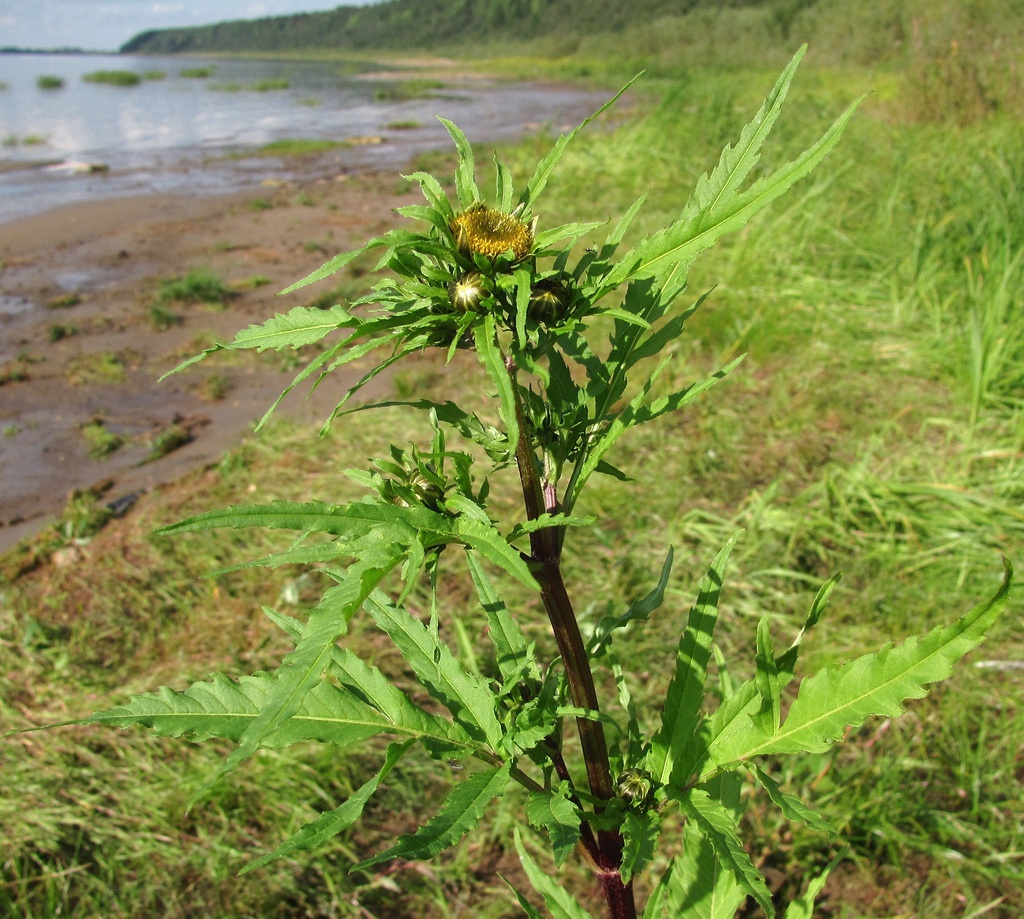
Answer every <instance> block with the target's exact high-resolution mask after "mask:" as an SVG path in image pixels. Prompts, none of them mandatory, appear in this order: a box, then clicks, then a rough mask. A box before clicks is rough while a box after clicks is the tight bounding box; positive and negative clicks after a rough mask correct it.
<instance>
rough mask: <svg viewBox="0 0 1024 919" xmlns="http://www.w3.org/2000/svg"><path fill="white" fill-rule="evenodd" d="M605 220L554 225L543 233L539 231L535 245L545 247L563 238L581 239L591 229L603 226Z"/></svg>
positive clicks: (540, 247)
mask: <svg viewBox="0 0 1024 919" xmlns="http://www.w3.org/2000/svg"><path fill="white" fill-rule="evenodd" d="M604 224H605V222H604V221H603V220H599V221H596V222H593V221H592V222H590V223H565V224H562V226H560V227H552V228H551V229H550V230H545V231H544V232H543V233H538V234H537V237H536V239H535V240H534V245H535V246H536V247H537V248H538V249H545V248H547V247H548V246H550V245H551V244H552V243H556V242H559V241H560V240H563V239H573V240H575V239H579V237H581V236H585V235H586V234H587V233H589V232H590V231H591V230H596V229H598V227H603V226H604Z"/></svg>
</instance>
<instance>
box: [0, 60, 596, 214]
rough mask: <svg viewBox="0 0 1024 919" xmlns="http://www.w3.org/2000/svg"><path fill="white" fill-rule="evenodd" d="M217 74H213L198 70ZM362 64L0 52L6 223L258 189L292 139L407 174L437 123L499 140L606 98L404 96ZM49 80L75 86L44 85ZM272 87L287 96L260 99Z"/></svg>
mask: <svg viewBox="0 0 1024 919" xmlns="http://www.w3.org/2000/svg"><path fill="white" fill-rule="evenodd" d="M204 68H209V71H210V72H209V75H208V76H203V77H196V76H189V75H188V74H187V71H188V70H192V71H196V70H202V69H204ZM352 69H353V68H351V67H350V68H348V70H347V71H346V69H345V68H344V66H343V65H341V64H339V63H337V62H320V61H301V62H295V61H271V60H235V59H230V60H229V59H202V58H196V57H191V56H190V57H187V58H178V57H154V56H139V57H136V56H118V55H48V54H0V144H2V146H0V222H5V221H9V220H13V219H16V218H18V217H22V216H27V215H29V214H33V213H39V212H41V211H45V210H49V209H51V208H54V207H57V206H60V205H62V204H68V203H73V202H79V201H88V200H93V199H96V198H104V197H116V196H120V195H129V194H145V193H167V192H174V193H181V192H189V193H204V192H210V193H216V192H229V191H236V190H241V189H244V188H246V187H249V186H254V185H258V184H259V181H260V180H261V178H263V177H264V176H265V175H266V174H267V171H268V169H270V168H275V169H276V170H277V172H276V174H280V169H281V168H284V169H285V170H287V162H283V163H281V162H279V163H272V164H269V165H268V161H267V159H266V158H265V157H255V156H252V155H251V154H253V153H254V152H255V151H256V150H257V149H258V148H259V147H260V146H262V145H265V144H267V143H270V142H272V141H275V140H281V139H285V138H301V139H307V138H309V139H330V140H337V141H354V143H353V144H352V145H351V146H350V147H347V148H345V149H344V150H339V151H338V153H337V155H336V156H334V157H333V158H332V159H333V161H335V162H336V164H337V166H336V168H337V169H338V170H339V171H348V170H358V169H362V168H368V167H374V168H385V169H386V168H395V169H396V170H397V169H400V168H402V167H403V166H404V165H405V164H406V163H407V162H408V160H409V158H410V156H411V155H412V154H414V153H415V152H417V151H420V150H425V149H431V148H437V147H443V146H446V145H448V144H450V141H448V139H447V134H446V133H445V131H444V129H443V128H442V126H441V125H440V124H439V123H438V122H437V120H436V119H435V118H434V116H435V115H443V116H444V117H446V118H449V119H451V120H452V121H455V122H456V123H457V124H459V125H460V127H462V129H463V130H464V131H466V133H467V135H468V136H469V137H470V138H471V139H472V140H473V141H474V142H476V141H497V140H500V139H504V138H511V137H515V136H518V135H521V134H523V133H525V132H527V131H530V130H536V129H538V128H541V127H544V126H550V127H552V128H554V129H559V130H560V129H562V128H564V127H565V126H566V125H567V124H573V123H578V121H579V120H580V119H581V118H582V117H585V116H586V115H587V114H589V113H590V112H592V111H593V110H594V109H595V108H596V107H598V105H599V104H600V102H601V101H603V96H600V95H597V94H593V93H586V92H583V91H581V90H579V89H574V88H571V87H560V86H554V85H550V84H541V83H522V82H499V81H495V80H486V79H479V78H477V79H452V80H449V79H447V78H442V79H441V81H440V82H442V83H443V85H442V86H440V87H435V88H433V89H431V90H430V92H429V95H426V96H422V95H421V96H419V97H417V98H401V95H402V93H401V92H400V90H402V89H403V88H404V87H405V84H404V83H403V77H402V76H401V75H396V74H386V73H380V72H378V73H376V74H373V73H369V72H364V73H353V72H351V71H352ZM98 70H130V71H134V72H135V73H137V74H139V75H140V76H143V79H142V81H141V82H140V83H139V84H138V85H135V86H114V85H109V84H105V83H96V82H90V81H86V80H84V79H83V77H84V76H85V75H86V74H89V73H91V72H93V71H98ZM183 72H186V73H183ZM47 76H52V77H59V78H60V79H61V80H62V81H63V86H61V87H60V88H55V89H43V88H40V86H39V85H38V80H39V78H40V77H47ZM413 78H415V74H414V73H411V74H409V75H407V76H406V77H405V79H413ZM261 84H262V85H263V86H264V87H266V86H267V85H270V86H276V87H278V88H273V89H264V90H262V91H260V90H259V89H257V87H258V86H260V85H261ZM396 90H397V92H396ZM332 168H333V167H332ZM89 170H95V171H89Z"/></svg>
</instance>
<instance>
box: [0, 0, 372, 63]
mask: <svg viewBox="0 0 1024 919" xmlns="http://www.w3.org/2000/svg"><path fill="white" fill-rule="evenodd" d="M372 2H374V0H0V47H16V48H65V47H70V48H83V49H85V50H87V51H116V50H117V49H118V48H119V47H120V46H121V45H123V44H124V43H125V42H126V41H128V39H129V38H131V37H132V36H134V35H137V34H138V33H139V32H143V31H145V30H147V29H167V28H173V27H175V26H194V25H202V24H205V23H209V22H223V21H224V20H226V19H258V18H261V17H263V16H280V15H284V14H287V13H309V12H313V11H315V10H332V9H334V8H335V7H337V6H363V5H365V4H366V3H372Z"/></svg>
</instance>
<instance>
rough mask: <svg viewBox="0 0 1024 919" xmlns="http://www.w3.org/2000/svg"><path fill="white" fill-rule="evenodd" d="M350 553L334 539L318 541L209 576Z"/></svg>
mask: <svg viewBox="0 0 1024 919" xmlns="http://www.w3.org/2000/svg"><path fill="white" fill-rule="evenodd" d="M348 554H349V548H348V546H347V545H345V544H342V543H338V542H334V541H332V542H324V543H317V544H316V545H312V546H296V547H295V548H294V549H289V550H288V551H287V552H279V553H277V554H276V555H266V556H264V557H263V558H258V559H254V560H253V561H251V562H241V563H240V564H238V565H228V566H227V567H226V568H217V569H215V570H214V571H211V572H210V573H209V574H208V575H207V577H218V576H220V575H222V574H230V573H231V572H232V571H243V570H245V569H247V568H277V567H279V566H281V565H317V564H322V563H323V562H329V561H333V560H334V559H336V558H339V557H341V556H346V555H348Z"/></svg>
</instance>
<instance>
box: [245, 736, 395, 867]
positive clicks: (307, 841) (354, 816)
mask: <svg viewBox="0 0 1024 919" xmlns="http://www.w3.org/2000/svg"><path fill="white" fill-rule="evenodd" d="M414 743H415V741H414V740H406V741H403V742H402V743H397V744H391V746H389V747H388V750H387V753H386V754H385V756H384V765H383V766H381V769H380V772H378V773H377V774H376V775H375V776H374V777H373V778H372V779H370V780H369V781H368V782H364V783H363V784H362V785H361V786H360V787H359V788H358V789H357V790H356V791H354V792H353V793H352V794H351V795H350V796H349V797H348V798H347V799H346V800H345V803H344V804H342V805H340V806H339V807H336V808H334V810H330V811H325V812H324V813H322V814H321V815H320V816H319V817H317V818H316V820H314V821H312V822H311V823H307V824H306V825H305V826H303V827H302V829H300V830H299V831H298V832H297V833H296V834H295V835H294V836H292V837H291V838H290V839H288V840H287V841H285V842H283V843H281V845H279V846H278V847H277V848H276V849H274V851H273V852H271V853H269V854H268V855H264V856H263V857H262V858H258V859H256V861H254V862H253V863H252V864H251V865H246V866H245V867H244V868H243V869H242V870H241V871H239V872H238V873H239V874H240V875H242V874H247V873H248V872H250V871H253V870H255V869H256V868H262V867H263V866H264V865H266V864H269V863H270V862H272V861H273V860H274V859H276V858H282V857H283V856H285V855H290V854H291V853H292V852H298V851H304V850H307V849H315V848H317V846H322V845H323V844H324V843H325V842H327V840H329V839H332V838H334V837H335V836H337V835H338V834H339V833H341V832H344V831H345V830H347V829H348V828H349V827H350V826H352V824H353V823H355V822H356V821H357V820H358V819H359V818H360V817H361V816H362V815H363V809H364V808H365V807H366V802H367V801H369V800H370V798H372V797H373V794H374V792H376V790H377V788H378V786H379V785H380V783H381V782H382V781H384V779H385V778H386V777H387V775H388V773H389V772H391V770H392V769H394V767H395V764H396V763H397V762H398V761H399V760H400V759H401V758H402V757H403V756H404V755H405V753H406V752H407V751H408V749H409V748H410V747H411V746H412V745H413V744H414Z"/></svg>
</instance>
